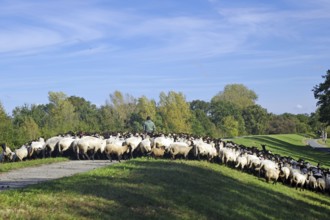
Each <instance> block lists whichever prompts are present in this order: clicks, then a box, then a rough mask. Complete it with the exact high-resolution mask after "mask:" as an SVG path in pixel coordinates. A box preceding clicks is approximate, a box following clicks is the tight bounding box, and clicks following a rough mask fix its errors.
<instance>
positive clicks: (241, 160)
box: [235, 153, 248, 170]
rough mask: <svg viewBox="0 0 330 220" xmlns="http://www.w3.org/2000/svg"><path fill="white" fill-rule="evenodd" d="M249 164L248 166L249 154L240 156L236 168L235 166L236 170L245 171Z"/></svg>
mask: <svg viewBox="0 0 330 220" xmlns="http://www.w3.org/2000/svg"><path fill="white" fill-rule="evenodd" d="M247 164H248V159H247V153H244V154H242V155H239V156H238V157H237V158H236V166H235V168H238V167H240V168H241V170H244V168H245V167H246V166H247Z"/></svg>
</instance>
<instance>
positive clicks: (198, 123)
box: [190, 109, 219, 137]
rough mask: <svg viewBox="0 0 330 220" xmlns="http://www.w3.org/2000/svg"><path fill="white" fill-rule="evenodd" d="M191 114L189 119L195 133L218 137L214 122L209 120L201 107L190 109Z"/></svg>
mask: <svg viewBox="0 0 330 220" xmlns="http://www.w3.org/2000/svg"><path fill="white" fill-rule="evenodd" d="M192 113H193V116H192V119H191V122H190V123H191V126H192V131H193V133H194V134H195V135H199V136H210V137H219V134H218V131H217V128H216V126H215V124H213V122H212V121H211V120H210V118H209V117H207V115H206V114H205V112H204V111H203V110H201V109H196V110H193V111H192Z"/></svg>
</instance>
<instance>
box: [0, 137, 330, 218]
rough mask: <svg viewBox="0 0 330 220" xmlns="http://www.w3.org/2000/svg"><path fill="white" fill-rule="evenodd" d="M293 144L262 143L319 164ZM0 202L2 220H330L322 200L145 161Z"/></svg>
mask: <svg viewBox="0 0 330 220" xmlns="http://www.w3.org/2000/svg"><path fill="white" fill-rule="evenodd" d="M261 138H262V137H261V136H260V137H257V139H255V140H253V139H252V138H249V139H247V141H255V142H254V143H256V144H258V143H259V141H264V140H261ZM269 138H275V139H269ZM298 139H299V137H296V136H282V137H281V136H267V137H265V140H268V141H270V142H268V144H269V147H272V149H274V150H277V151H279V152H278V153H281V154H283V153H289V154H291V153H294V154H297V155H293V156H295V157H300V156H304V157H306V158H310V159H312V157H313V156H317V157H318V156H319V155H313V154H312V153H311V152H309V151H308V150H305V147H304V146H303V143H302V138H300V141H298ZM242 141H243V140H242ZM263 143H264V142H263ZM270 143H272V145H271V146H270ZM275 143H277V144H275ZM267 146H268V145H267ZM281 148H284V149H281ZM327 157H328V160H329V158H330V157H329V155H328V156H327ZM314 160H316V158H314ZM0 200H1V204H2V206H1V209H0V216H1V218H3V219H328V217H329V216H330V196H329V195H323V194H320V193H315V192H311V191H308V190H305V191H299V190H295V189H294V188H291V187H288V186H286V185H282V184H280V183H278V184H277V185H272V184H269V183H266V182H265V181H264V180H263V179H261V178H258V177H256V176H253V175H250V174H246V173H243V172H240V171H238V170H235V169H232V168H228V167H225V166H223V165H219V164H215V163H208V162H199V161H184V160H176V161H170V160H154V159H150V160H148V159H145V158H138V159H134V160H131V161H127V162H125V163H121V164H115V165H112V166H109V167H104V168H101V169H97V170H93V171H91V172H88V173H84V174H79V175H75V176H73V177H69V178H63V179H60V180H56V181H52V182H48V183H43V184H38V185H34V186H30V187H27V188H25V189H20V190H13V191H6V192H2V193H0Z"/></svg>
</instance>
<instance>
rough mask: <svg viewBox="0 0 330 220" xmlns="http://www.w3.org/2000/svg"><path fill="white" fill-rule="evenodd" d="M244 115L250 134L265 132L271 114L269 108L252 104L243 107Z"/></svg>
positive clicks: (246, 127) (247, 130)
mask: <svg viewBox="0 0 330 220" xmlns="http://www.w3.org/2000/svg"><path fill="white" fill-rule="evenodd" d="M242 116H243V118H244V122H245V129H246V132H247V133H248V134H253V135H256V134H265V133H266V128H267V125H268V120H269V116H268V113H267V110H266V109H264V108H262V107H261V106H259V105H251V106H248V107H247V108H245V109H243V112H242Z"/></svg>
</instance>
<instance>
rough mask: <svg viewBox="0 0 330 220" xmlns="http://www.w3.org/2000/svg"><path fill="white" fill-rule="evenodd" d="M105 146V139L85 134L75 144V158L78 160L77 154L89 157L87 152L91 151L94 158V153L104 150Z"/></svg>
mask: <svg viewBox="0 0 330 220" xmlns="http://www.w3.org/2000/svg"><path fill="white" fill-rule="evenodd" d="M105 146H106V140H104V139H102V138H97V137H92V136H85V137H82V138H81V139H80V140H78V142H77V146H76V149H75V150H76V155H77V159H78V160H80V157H79V155H83V156H85V157H86V158H87V159H90V158H89V156H88V154H87V152H88V151H92V159H93V160H94V155H95V153H96V152H98V151H99V152H101V153H103V152H104V149H105Z"/></svg>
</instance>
